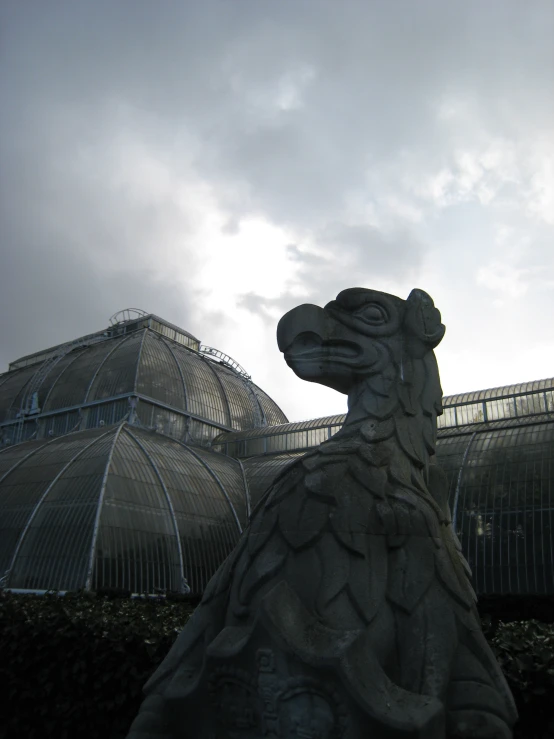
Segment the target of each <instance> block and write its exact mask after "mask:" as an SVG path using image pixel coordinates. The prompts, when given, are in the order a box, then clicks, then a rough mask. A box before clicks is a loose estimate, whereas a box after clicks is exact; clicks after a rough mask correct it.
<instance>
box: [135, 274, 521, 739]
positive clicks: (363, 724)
mask: <svg viewBox="0 0 554 739" xmlns="http://www.w3.org/2000/svg"><path fill="white" fill-rule="evenodd" d="M444 331H445V328H444V326H443V325H442V324H441V317H440V313H439V311H438V310H437V309H436V308H435V307H434V304H433V301H432V299H431V298H430V297H429V295H427V294H426V293H425V292H423V291H422V290H413V291H412V292H411V293H410V295H409V297H408V299H407V300H401V299H400V298H397V297H394V296H393V295H387V294H385V293H381V292H377V291H375V290H366V289H362V288H353V289H350V290H344V291H343V292H341V293H340V294H339V295H338V296H337V299H336V300H334V301H332V302H331V303H329V304H328V305H326V306H325V308H324V309H322V308H319V307H317V306H315V305H301V306H300V307H298V308H295V309H294V310H292V311H290V312H289V313H287V314H286V315H285V316H284V317H283V318H282V319H281V321H280V322H279V326H278V329H277V341H278V344H279V349H280V350H281V351H282V352H283V353H284V356H285V360H286V361H287V364H288V365H289V366H290V367H291V368H292V369H293V370H294V372H295V373H296V374H297V375H298V376H299V377H301V378H302V379H304V380H308V381H309V382H319V383H321V384H323V385H327V386H328V387H332V388H334V389H335V390H338V391H339V392H341V393H345V394H346V395H348V409H349V411H348V416H347V419H346V423H345V425H344V427H343V428H342V429H341V431H339V432H338V433H337V434H336V435H335V436H334V437H333V438H331V439H330V440H329V441H326V442H325V443H323V444H321V446H319V447H318V448H317V449H315V450H313V451H311V452H310V453H308V454H306V455H305V456H304V457H302V458H301V459H299V460H297V461H295V462H293V463H292V464H291V465H290V466H289V467H287V468H286V469H285V471H284V472H283V473H282V474H281V475H280V476H279V477H278V478H277V479H276V480H275V482H274V483H273V484H272V485H271V487H270V488H269V489H268V491H267V493H266V494H265V496H264V497H263V498H262V500H261V501H260V503H259V504H258V506H257V507H256V508H255V510H254V511H253V513H252V517H251V522H250V525H249V527H248V529H246V530H245V532H244V533H243V535H242V537H241V539H240V541H239V543H238V544H237V546H236V548H235V550H234V551H233V552H232V553H231V554H230V555H229V557H228V558H227V559H226V560H225V562H224V563H223V564H222V565H221V567H220V568H219V570H218V571H217V572H216V574H215V575H214V576H213V578H212V579H211V581H210V582H209V584H208V587H207V589H206V592H205V593H204V597H203V600H202V602H201V604H200V605H199V606H198V608H197V609H196V611H195V613H194V615H193V616H192V618H191V619H190V621H189V622H188V623H187V625H186V627H185V628H184V630H183V631H182V633H181V634H180V635H179V637H178V638H177V640H176V642H175V644H174V646H173V647H172V649H171V650H170V652H169V654H168V655H167V657H166V659H165V660H164V661H163V662H162V664H161V665H160V667H159V668H158V670H157V671H156V672H155V673H154V675H153V676H152V678H151V679H150V680H149V681H148V683H147V684H146V686H145V688H144V692H145V694H146V696H147V697H146V699H145V700H144V703H143V704H142V707H141V710H140V713H139V715H138V716H137V718H136V719H135V721H134V723H133V725H132V727H131V731H130V733H129V735H128V739H247V738H248V739H261V738H262V737H269V738H273V739H285V737H287V739H292V737H297V738H298V739H300V738H301V739H362V738H363V739H400V738H401V737H406V738H408V737H410V738H413V739H415V738H416V737H417V738H418V739H462V738H465V737H468V738H469V737H472V738H473V737H479V739H485V738H487V739H493V737H494V739H509V738H510V737H512V727H513V725H514V724H515V722H516V720H517V711H516V708H515V704H514V701H513V698H512V695H511V693H510V689H509V687H508V685H507V683H506V681H505V678H504V676H503V674H502V671H501V670H500V667H499V665H498V663H497V661H496V660H495V657H494V655H493V653H492V651H491V649H490V647H489V645H488V643H487V641H486V639H485V637H484V635H483V633H482V630H481V624H480V619H479V615H478V612H477V609H476V605H475V604H476V600H477V599H476V596H475V593H474V591H473V589H472V587H471V584H470V579H469V578H470V577H471V571H470V569H469V566H468V564H467V562H466V560H465V559H464V557H463V555H462V553H461V547H460V543H459V540H458V538H457V537H456V535H455V533H454V531H453V530H452V525H451V520H450V513H449V509H448V502H447V483H446V476H445V475H444V473H443V472H442V471H441V470H440V468H439V467H438V466H437V465H436V464H435V463H434V459H435V457H434V454H435V438H436V417H437V414H440V413H442V407H441V398H442V391H441V387H440V380H439V373H438V368H437V363H436V360H435V355H434V353H433V349H434V347H436V346H437V345H438V344H439V342H440V341H441V339H442V337H443V335H444Z"/></svg>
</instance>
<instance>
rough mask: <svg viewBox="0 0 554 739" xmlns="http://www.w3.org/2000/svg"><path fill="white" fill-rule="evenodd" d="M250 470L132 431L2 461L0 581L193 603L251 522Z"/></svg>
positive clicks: (35, 449)
mask: <svg viewBox="0 0 554 739" xmlns="http://www.w3.org/2000/svg"><path fill="white" fill-rule="evenodd" d="M247 501H248V496H247V491H246V488H245V478H244V475H243V472H242V469H241V467H240V464H239V463H238V462H236V461H235V460H231V459H226V458H224V457H222V456H221V455H216V454H215V453H213V452H210V451H208V450H206V449H201V448H198V447H193V446H191V445H185V444H182V443H179V442H177V441H175V440H173V439H170V438H167V437H165V436H162V435H160V434H155V433H153V432H151V431H146V430H144V429H140V428H137V427H136V426H131V425H130V424H127V423H123V424H118V425H115V426H112V427H110V428H106V429H94V430H89V431H82V432H78V433H73V434H69V435H67V436H64V437H60V438H56V439H51V440H50V441H45V440H35V441H30V442H27V443H22V444H19V445H17V446H15V447H11V448H7V449H5V450H3V451H2V452H0V577H2V583H3V586H4V587H7V588H14V589H33V590H46V589H56V590H75V589H78V588H88V589H93V590H95V589H98V588H106V587H111V588H123V589H126V590H130V591H131V592H137V593H138V592H148V593H153V592H155V589H156V588H160V589H168V590H175V591H182V590H183V587H184V582H183V578H185V579H186V580H187V583H188V585H189V587H190V588H191V591H192V592H193V593H194V594H200V593H201V592H203V590H204V588H205V587H206V584H207V583H208V581H209V579H210V578H211V576H212V575H213V573H214V572H215V570H216V569H217V568H218V567H219V565H220V564H221V562H222V561H223V560H224V559H225V557H226V556H227V555H228V554H229V553H230V552H231V550H232V549H233V547H234V546H235V544H236V542H237V541H238V538H239V536H240V533H241V531H242V529H243V527H244V526H245V525H246V523H247V518H248V514H247V511H248V503H247Z"/></svg>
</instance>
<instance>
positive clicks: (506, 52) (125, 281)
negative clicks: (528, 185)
mask: <svg viewBox="0 0 554 739" xmlns="http://www.w3.org/2000/svg"><path fill="white" fill-rule="evenodd" d="M553 27H554V11H553V8H552V4H551V3H549V2H547V1H541V0H537V2H535V3H533V9H532V11H531V10H530V9H529V7H528V6H527V5H526V4H524V3H520V2H517V1H516V0H513V1H512V2H506V1H505V0H491V1H490V2H487V3H485V4H476V5H474V6H473V5H467V4H463V3H458V4H456V3H444V2H440V1H439V0H433V1H431V0H422V1H421V2H418V3H405V4H402V12H399V10H398V6H397V5H396V4H395V3H381V4H379V3H368V2H365V1H363V0H352V1H351V2H343V3H336V2H332V1H331V0H319V1H318V2H309V1H302V0H299V1H298V2H294V3H278V2H273V3H270V4H268V3H260V2H257V1H254V0H237V1H236V2H228V0H219V1H217V2H216V1H211V0H204V2H188V3H155V2H150V1H149V0H132V1H131V0H127V1H125V0H121V2H113V1H112V0H96V2H85V1H82V2H77V1H75V0H65V1H62V0H51V1H50V2H49V3H45V2H43V0H35V1H34V2H33V1H32V0H27V1H26V2H25V3H23V2H20V0H5V2H3V3H2V4H1V7H0V28H1V29H2V39H1V44H0V93H1V96H2V101H3V105H2V108H1V110H0V197H1V203H0V206H1V209H2V210H1V213H0V218H1V221H0V236H1V241H0V249H1V252H2V274H1V279H2V284H1V289H0V310H2V315H3V316H9V325H8V326H6V327H4V329H3V331H2V334H3V345H2V356H1V357H0V365H1V364H3V365H5V363H6V362H7V361H9V360H10V359H13V356H14V354H18V353H25V352H26V351H33V350H35V348H37V347H38V346H42V345H44V344H46V345H48V344H49V343H53V342H54V341H58V340H64V339H65V338H66V336H67V335H69V333H70V332H71V333H72V335H78V334H79V333H80V332H82V331H85V330H94V328H96V327H97V325H98V321H100V318H102V323H101V324H100V325H103V322H104V320H105V319H104V310H105V308H104V306H110V307H109V308H108V313H110V312H113V311H115V310H117V309H118V308H120V307H126V305H127V304H128V302H131V303H132V302H135V303H140V305H137V306H136V307H145V308H146V309H148V310H153V311H154V312H159V313H162V315H166V317H167V318H168V319H169V320H174V321H175V322H178V319H180V318H181V317H182V323H183V325H184V327H185V328H187V326H188V327H189V328H190V329H191V330H192V331H193V332H194V323H193V319H194V317H195V316H196V314H195V294H194V288H193V287H192V286H193V285H194V279H195V275H196V273H197V269H198V265H197V262H196V260H195V255H194V249H195V248H197V247H195V246H194V238H193V236H194V231H195V222H194V215H193V214H192V212H191V213H190V214H189V213H187V212H186V211H185V212H184V213H183V209H182V208H177V207H176V206H175V204H174V203H173V202H171V200H170V199H169V198H166V199H165V200H163V201H162V202H160V201H159V200H157V199H156V198H154V197H152V198H151V199H148V198H146V200H137V198H136V196H135V195H134V194H133V192H130V191H128V190H126V189H125V188H124V187H123V188H114V186H113V182H110V175H111V172H112V169H113V162H112V161H111V158H112V157H113V156H114V152H115V153H117V147H118V142H125V141H126V140H138V141H140V142H142V143H143V145H144V146H145V147H146V148H148V149H149V150H151V151H152V152H154V154H155V156H156V157H157V158H158V160H160V161H162V162H164V163H166V164H167V165H168V166H170V167H171V171H172V172H173V174H174V176H175V177H176V178H177V179H178V178H179V177H183V178H185V177H186V176H189V175H190V174H191V173H193V174H194V175H195V176H196V177H198V178H199V179H201V180H203V181H204V182H206V183H207V184H208V185H209V187H210V188H211V190H212V191H213V193H214V196H215V197H216V199H217V200H218V202H219V205H220V206H221V207H222V208H223V209H224V210H225V211H226V216H227V218H228V220H227V225H226V226H225V227H224V231H225V232H226V233H236V232H237V229H238V224H239V223H240V220H241V218H244V217H245V215H248V214H261V215H262V216H265V217H267V218H269V219H271V220H273V221H274V222H275V223H277V224H280V225H284V226H290V227H292V228H293V229H299V230H300V231H304V232H305V231H308V232H309V233H310V234H311V236H312V237H313V242H314V243H315V244H316V245H318V246H319V247H321V248H322V249H327V250H328V251H332V250H333V249H340V254H341V259H344V264H345V265H346V266H345V269H346V268H347V269H348V272H349V273H350V274H355V275H356V279H357V280H359V281H360V282H364V283H367V284H368V285H370V286H373V285H374V284H375V283H374V280H375V278H376V277H377V278H379V277H380V276H383V275H384V274H385V273H386V274H388V273H390V272H391V271H393V272H394V273H395V274H396V275H398V277H399V279H400V278H405V279H408V278H409V277H410V275H411V274H412V272H413V271H416V270H417V269H418V267H419V266H420V265H421V260H422V256H423V255H424V254H425V253H426V252H427V251H428V250H429V248H430V246H429V244H427V243H421V242H419V241H417V240H416V239H415V237H414V236H413V235H412V234H411V231H410V230H409V229H408V227H407V226H405V225H404V226H403V225H402V223H401V222H400V221H398V222H396V223H395V224H393V226H392V227H391V228H388V229H387V230H386V231H385V230H383V231H378V230H376V229H375V228H372V227H371V226H369V225H368V224H367V223H354V224H352V223H351V222H349V224H350V225H348V224H347V223H346V221H345V220H344V218H343V209H344V204H345V202H346V200H347V198H348V196H349V195H350V194H352V193H355V194H360V193H361V197H362V199H365V200H367V201H370V200H372V199H374V198H377V197H379V196H380V195H382V193H383V191H384V190H385V189H386V188H387V187H388V188H394V187H396V186H398V183H397V180H398V178H397V177H396V174H397V172H398V168H400V169H402V167H404V166H405V167H406V174H407V176H410V177H412V179H416V180H417V178H418V177H419V176H421V175H422V173H429V172H433V171H435V169H437V168H440V167H441V166H442V165H443V164H444V162H445V161H446V162H448V161H449V156H450V153H451V148H452V146H453V145H454V144H457V142H456V141H455V142H452V140H451V139H450V135H451V134H449V133H448V132H447V131H445V129H444V127H443V126H441V125H440V124H439V122H438V121H437V116H436V109H437V104H438V103H439V102H440V100H441V99H442V96H444V95H455V96H456V95H458V96H461V97H462V98H464V97H467V98H469V99H470V100H471V101H472V104H473V105H474V107H475V110H476V111H477V112H478V114H479V115H480V123H481V124H482V126H483V127H485V128H487V129H489V130H491V131H493V132H495V133H496V134H498V135H500V136H503V137H505V138H507V139H512V138H514V137H516V138H517V137H523V138H525V137H529V136H530V133H529V132H535V131H540V130H543V131H547V130H548V131H550V130H551V128H552V126H549V124H550V123H552V120H551V118H552V111H551V107H550V105H549V102H548V99H547V97H548V96H545V95H544V90H550V88H551V82H552V43H551V37H552V35H551V34H552V29H553ZM295 84H296V85H297V86H298V91H297V93H296V95H297V98H298V100H297V101H296V102H295V101H294V99H293V98H294V94H292V93H294V90H292V93H291V95H292V98H291V100H292V102H291V101H290V100H289V101H288V103H287V101H286V100H285V101H284V102H283V104H282V105H281V107H279V105H278V98H279V95H280V94H282V93H283V91H282V88H283V85H284V86H285V88H286V87H287V85H288V86H289V88H294V85H295ZM285 93H286V90H285ZM283 94H284V93H283ZM285 98H286V94H285ZM467 135H468V136H470V135H472V134H471V133H470V132H468V134H467ZM463 142H464V140H463V138H462V143H463ZM406 152H412V154H413V152H416V154H415V155H413V156H412V159H410V158H409V157H408V158H407V159H406V160H404V159H403V155H404V154H405V153H406ZM391 166H392V167H393V169H394V168H395V167H396V169H394V172H395V173H396V174H395V175H394V176H392V177H391V179H390V181H389V180H384V179H383V175H382V172H383V171H384V170H386V169H387V167H391ZM395 177H396V179H395ZM174 239H178V240H179V243H180V244H181V243H182V246H181V249H182V253H183V254H185V255H186V257H187V263H188V265H189V266H188V270H189V271H188V274H187V275H186V276H184V277H185V278H186V281H187V283H188V284H190V285H191V289H190V290H189V291H188V294H187V295H182V294H181V292H182V290H181V288H180V286H179V283H178V282H177V277H176V276H175V277H174V276H173V270H172V265H171V264H167V263H166V264H164V263H163V260H164V259H166V250H165V245H166V242H167V241H169V240H174ZM295 249H296V250H295ZM158 251H159V253H160V255H161V256H160V264H159V265H157V264H156V259H155V257H156V253H157V252H158ZM289 253H290V255H291V257H294V258H295V259H296V260H297V267H298V276H299V279H300V280H301V281H302V284H303V289H304V290H305V293H306V298H305V299H306V301H314V302H322V301H323V302H326V301H327V300H329V299H330V298H331V297H333V295H335V294H336V292H338V290H339V289H342V288H344V287H350V286H351V285H350V284H349V283H350V282H351V278H348V277H347V276H346V275H345V278H344V283H343V282H342V276H341V275H340V274H337V269H336V262H335V261H332V260H330V259H328V258H326V257H325V254H324V252H322V253H321V254H318V255H316V256H314V255H312V254H310V253H308V252H307V251H306V250H303V249H302V248H300V247H295V248H294V249H293V248H291V250H290V252H289ZM153 263H154V267H153V266H152V265H153ZM100 298H101V300H100ZM298 302H299V299H298V291H297V290H296V291H295V290H293V289H292V286H290V285H289V286H286V285H285V286H284V289H283V296H282V297H280V298H277V299H275V300H267V299H264V298H263V297H262V296H259V295H257V294H256V293H255V292H254V293H251V294H249V295H245V296H243V298H242V305H243V306H244V307H247V308H248V309H249V310H252V311H254V312H256V311H261V312H262V313H263V311H266V312H267V311H270V312H271V311H275V310H276V309H277V308H279V309H280V310H281V309H282V310H283V311H284V310H287V309H288V308H289V307H292V306H293V305H295V304H297V303H298ZM145 303H149V305H145ZM98 306H100V307H98ZM112 307H113V311H112ZM52 316H56V319H55V321H54V323H55V324H56V325H57V326H61V324H62V323H64V322H65V323H64V325H65V326H66V328H64V336H63V337H61V338H60V336H61V328H60V329H58V328H55V327H52V326H51V323H52V320H53V319H52ZM93 317H94V322H95V325H94V326H92V325H91V324H92V322H93ZM31 318H32V320H31ZM23 327H25V331H26V332H27V333H26V337H25V339H24V340H23V338H21V335H20V334H19V333H18V331H20V330H22V329H23ZM18 336H19V337H20V338H17V337H18ZM24 346H25V348H24Z"/></svg>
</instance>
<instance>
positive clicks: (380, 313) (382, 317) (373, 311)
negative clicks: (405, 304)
mask: <svg viewBox="0 0 554 739" xmlns="http://www.w3.org/2000/svg"><path fill="white" fill-rule="evenodd" d="M354 315H355V316H356V318H361V319H362V321H365V322H366V323H370V324H371V325H372V326H378V325H379V324H381V323H385V322H386V321H388V318H389V317H388V315H387V312H386V310H385V309H384V308H383V307H382V306H380V305H379V304H378V303H366V305H364V307H363V308H359V309H358V310H357V311H356V312H355V314H354Z"/></svg>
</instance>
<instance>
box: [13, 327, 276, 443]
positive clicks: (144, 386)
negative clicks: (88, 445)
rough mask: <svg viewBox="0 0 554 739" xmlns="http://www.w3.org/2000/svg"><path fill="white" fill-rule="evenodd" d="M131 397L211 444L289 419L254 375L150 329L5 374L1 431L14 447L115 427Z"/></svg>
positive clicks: (148, 413)
mask: <svg viewBox="0 0 554 739" xmlns="http://www.w3.org/2000/svg"><path fill="white" fill-rule="evenodd" d="M162 328H164V327H162ZM70 348H71V347H70ZM131 397H135V398H138V399H139V400H140V402H141V403H142V404H143V405H144V404H146V407H143V408H142V415H141V418H143V417H144V418H146V417H149V418H152V417H153V416H152V408H151V406H152V405H153V406H156V407H157V408H158V409H160V408H163V409H165V412H167V413H170V414H173V417H172V420H171V422H169V421H168V420H167V418H164V420H163V423H162V425H163V426H164V431H165V433H167V434H169V435H174V436H177V437H178V438H189V439H193V440H196V439H198V440H199V441H206V440H208V441H209V440H211V439H212V438H213V437H214V436H215V435H217V434H218V433H220V432H221V431H222V430H225V429H234V430H243V429H247V428H252V427H257V426H258V427H259V426H264V425H268V424H275V423H283V422H284V421H286V420H287V419H286V416H285V415H284V413H283V412H282V411H281V409H280V408H279V407H278V406H277V404H276V403H275V402H274V401H273V400H272V399H271V398H270V397H269V396H268V395H267V394H266V393H264V392H263V391H262V390H261V389H260V388H259V387H257V385H255V384H254V383H252V381H251V380H250V379H249V378H247V377H245V376H242V375H239V374H238V373H237V372H236V371H235V370H233V369H232V368H231V367H230V366H227V365H226V364H224V363H222V362H220V361H216V360H215V359H211V358H210V357H207V356H204V355H203V354H201V353H200V352H198V351H195V350H194V349H192V348H191V347H187V346H185V345H184V344H180V343H178V342H177V341H175V340H172V339H170V338H168V337H167V336H165V335H164V334H163V333H161V331H158V330H155V329H153V328H151V327H150V326H147V327H139V328H138V329H135V330H133V331H131V332H127V333H123V334H118V335H115V336H113V337H111V338H102V340H98V341H95V342H93V343H92V344H90V345H87V346H83V345H78V346H76V347H73V348H71V350H70V351H69V352H68V353H67V354H62V355H60V356H54V357H50V358H49V359H47V360H45V361H43V362H42V363H41V362H39V363H34V364H31V365H25V366H22V367H21V368H20V369H15V370H12V371H10V372H7V373H5V374H4V375H0V426H2V427H4V436H6V435H11V436H12V437H16V438H15V439H14V438H12V439H11V443H17V442H19V441H21V440H24V439H25V438H30V437H31V438H32V434H35V435H37V436H38V437H40V436H41V435H42V436H45V435H46V434H48V433H51V434H55V435H57V434H60V433H68V432H69V431H70V430H72V429H73V428H75V425H76V424H77V425H78V427H80V428H82V429H83V428H87V427H91V426H92V425H94V422H95V421H97V422H98V423H99V422H100V420H101V418H104V419H105V422H106V423H112V422H117V421H118V420H119V419H121V418H122V417H123V416H124V415H125V414H127V413H129V410H130V409H129V403H128V402H127V401H126V400H125V399H127V400H128V399H130V398H131ZM121 401H123V404H121ZM114 403H119V406H118V408H117V409H114V408H112V406H113V404H114ZM99 404H103V413H100V414H99V413H98V408H97V406H98V405H99ZM106 404H110V405H109V407H108V405H106ZM61 414H64V418H63V419H62V418H61ZM139 415H140V413H139ZM162 415H163V413H162ZM65 416H67V418H66V417H65ZM54 417H56V418H57V422H56V423H53V422H52V419H53V418H54ZM48 419H50V420H48ZM187 419H189V420H190V419H194V423H189V420H187ZM23 421H25V423H23ZM158 422H159V419H158V420H157V421H156V422H155V423H158ZM202 424H204V426H206V425H207V426H208V427H209V429H212V430H211V431H210V430H209V429H206V428H205V427H203V426H202ZM147 425H148V422H147ZM23 426H24V427H25V429H23ZM8 427H9V428H8ZM185 429H187V431H186V434H185ZM23 431H24V433H23ZM183 434H184V436H183Z"/></svg>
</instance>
